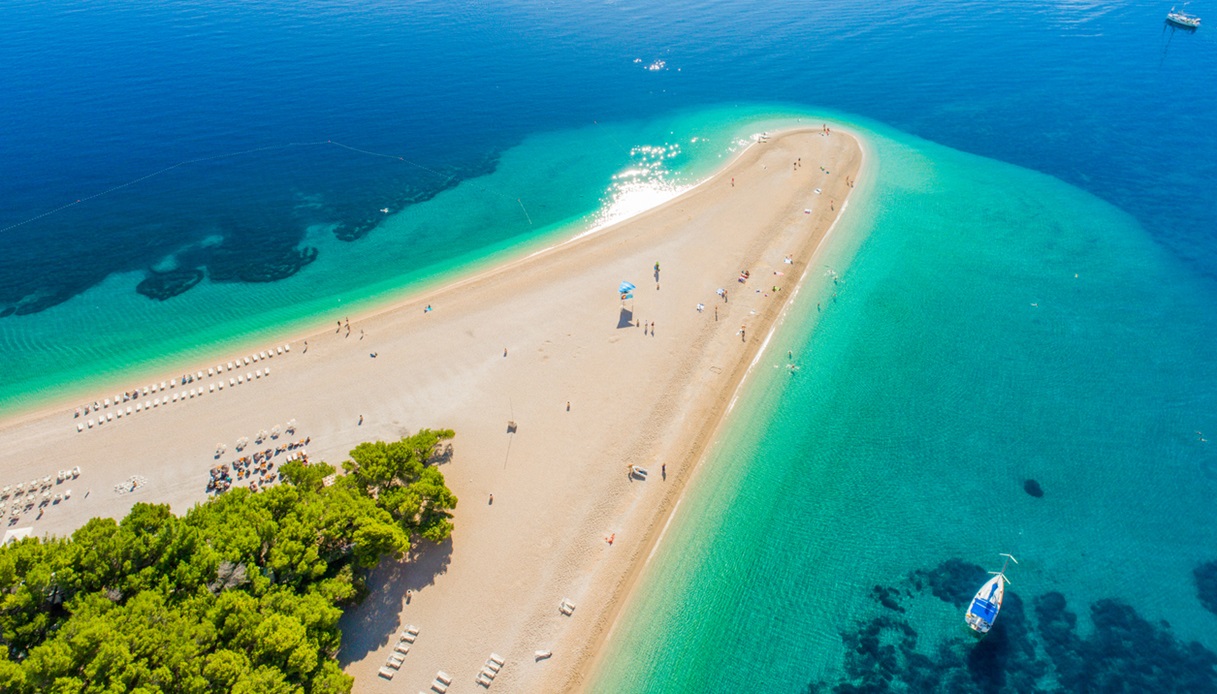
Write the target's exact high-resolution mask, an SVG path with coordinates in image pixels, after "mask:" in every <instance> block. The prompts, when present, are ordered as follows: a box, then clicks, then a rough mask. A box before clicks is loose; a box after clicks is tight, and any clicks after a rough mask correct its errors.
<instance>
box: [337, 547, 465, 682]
mask: <svg viewBox="0 0 1217 694" xmlns="http://www.w3.org/2000/svg"><path fill="white" fill-rule="evenodd" d="M451 561H452V539H451V538H449V539H447V540H445V541H443V542H442V543H440V544H438V545H437V544H433V543H430V542H419V544H418V545H416V546H415V547H413V548H411V550H410V552H409V553H407V555H406V556H405V557H404V558H402V559H399V560H396V561H386V562H384V563H383V564H381V565H380V566H378V567H377V568H376V569H375V570H373V571H372V573H371V574H370V575H369V576H368V581H367V585H368V595H367V597H366V598H364V600H363V602H361V603H360V604H359V605H358V606H356V607H354V608H352V609H349V610H347V611H346V612H345V613H344V614H343V615H342V619H340V620H339V622H338V627H339V629H341V630H342V647H341V648H340V649H339V651H338V664H339V665H340V666H342V667H344V668H345V667H346V666H347V665H349V664H351V663H353V662H356V661H359V660H362V659H363V658H364V657H366V656H367V655H368V653H371V652H372V651H375V650H377V649H379V648H382V647H383V646H384V645H385V644H387V643H388V642H389V640H390V639H391V638H392V637H393V635H394V634H395V633H397V631H398V630H399V629H400V628H401V627H402V622H401V621H400V620H399V619H398V617H399V615H400V614H401V611H402V608H404V607H406V591H412V592H414V593H417V592H418V591H419V590H421V589H422V588H424V587H426V586H429V585H432V584H434V583H435V577H436V576H439V575H441V574H444V573H446V572H447V571H448V564H449V563H450V562H451Z"/></svg>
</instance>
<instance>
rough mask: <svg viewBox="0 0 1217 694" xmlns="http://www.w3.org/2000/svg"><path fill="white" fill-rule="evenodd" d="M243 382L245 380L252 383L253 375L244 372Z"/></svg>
mask: <svg viewBox="0 0 1217 694" xmlns="http://www.w3.org/2000/svg"><path fill="white" fill-rule="evenodd" d="M245 380H247V381H252V380H254V375H253V374H251V373H249V372H248V371H247V372H245Z"/></svg>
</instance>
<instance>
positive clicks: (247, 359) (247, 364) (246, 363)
mask: <svg viewBox="0 0 1217 694" xmlns="http://www.w3.org/2000/svg"><path fill="white" fill-rule="evenodd" d="M245 365H246V366H249V357H245Z"/></svg>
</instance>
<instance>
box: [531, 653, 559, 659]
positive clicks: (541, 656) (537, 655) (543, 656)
mask: <svg viewBox="0 0 1217 694" xmlns="http://www.w3.org/2000/svg"><path fill="white" fill-rule="evenodd" d="M553 654H554V652H553V651H533V657H535V658H536V659H537V660H545V659H546V658H550V657H553Z"/></svg>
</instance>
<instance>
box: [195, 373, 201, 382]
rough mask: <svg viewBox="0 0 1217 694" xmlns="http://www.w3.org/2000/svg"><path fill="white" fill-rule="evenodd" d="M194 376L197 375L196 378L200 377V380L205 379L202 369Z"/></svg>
mask: <svg viewBox="0 0 1217 694" xmlns="http://www.w3.org/2000/svg"><path fill="white" fill-rule="evenodd" d="M194 377H195V378H197V379H198V380H200V381H201V380H203V372H202V371H199V372H198V373H196V374H195V375H194Z"/></svg>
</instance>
